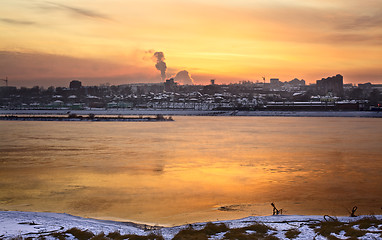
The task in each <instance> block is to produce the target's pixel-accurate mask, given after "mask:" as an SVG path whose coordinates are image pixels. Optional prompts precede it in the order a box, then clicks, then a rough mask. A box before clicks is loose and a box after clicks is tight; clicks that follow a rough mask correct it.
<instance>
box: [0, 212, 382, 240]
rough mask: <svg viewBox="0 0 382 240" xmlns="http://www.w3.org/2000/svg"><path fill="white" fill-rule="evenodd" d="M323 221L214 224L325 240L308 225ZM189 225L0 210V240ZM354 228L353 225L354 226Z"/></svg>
mask: <svg viewBox="0 0 382 240" xmlns="http://www.w3.org/2000/svg"><path fill="white" fill-rule="evenodd" d="M363 217H364V216H360V217H356V218H350V217H338V220H339V221H341V222H345V223H347V222H353V221H357V220H359V219H361V218H363ZM374 217H375V219H377V220H379V221H380V220H382V215H377V216H374ZM321 221H325V219H324V217H323V216H298V215H280V216H258V217H257V216H253V217H247V218H243V219H238V220H230V221H219V222H215V223H224V224H225V225H226V226H227V227H228V228H230V229H232V228H242V227H246V226H249V225H251V224H254V223H256V222H260V223H264V224H265V225H267V226H268V227H271V228H273V229H274V232H273V233H272V235H274V236H275V237H277V238H279V239H288V238H286V237H285V232H286V231H287V230H289V229H298V230H299V231H300V232H301V233H300V234H299V236H298V237H297V239H314V238H315V239H326V238H325V237H322V236H317V234H316V233H315V232H314V230H313V229H312V228H311V227H310V226H309V225H308V224H314V223H319V222H321ZM188 226H189V225H184V226H178V227H166V228H165V227H164V228H160V227H157V228H156V229H155V230H147V229H146V230H145V228H146V226H144V225H139V224H134V223H129V222H115V221H105V220H96V219H90V218H81V217H76V216H72V215H68V214H63V213H41V212H16V211H14V212H13V211H0V239H1V238H5V239H8V238H12V237H17V236H21V237H24V238H27V237H32V238H35V237H38V236H41V235H48V234H49V233H53V232H63V231H66V230H68V229H71V228H74V227H75V228H79V229H81V230H89V231H91V232H93V233H94V234H99V233H101V232H104V233H105V234H108V233H111V232H115V231H118V232H120V233H121V234H134V235H148V234H150V233H153V232H154V233H155V234H158V235H161V236H163V238H164V239H172V238H173V237H174V235H175V234H177V233H178V232H179V231H180V230H182V229H184V228H187V227H188ZM204 226H205V223H195V224H192V227H193V228H194V229H201V228H203V227H204ZM354 228H355V229H357V226H354ZM367 231H368V233H366V234H365V235H364V236H362V237H360V238H359V239H380V238H381V234H382V225H379V226H378V227H370V228H369V229H367ZM344 234H345V233H340V234H336V235H334V236H336V237H338V238H340V239H347V237H345V236H344ZM222 237H223V235H222V234H220V235H219V234H217V235H215V236H213V237H212V238H211V239H221V238H222Z"/></svg>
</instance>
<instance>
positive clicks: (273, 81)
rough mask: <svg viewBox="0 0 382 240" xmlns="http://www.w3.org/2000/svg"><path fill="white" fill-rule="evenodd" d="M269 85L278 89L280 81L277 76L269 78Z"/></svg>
mask: <svg viewBox="0 0 382 240" xmlns="http://www.w3.org/2000/svg"><path fill="white" fill-rule="evenodd" d="M269 82H270V83H269V85H270V87H271V88H272V89H278V88H279V87H280V86H281V82H280V80H279V79H278V78H271V79H270V80H269Z"/></svg>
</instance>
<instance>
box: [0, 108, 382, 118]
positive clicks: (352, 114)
mask: <svg viewBox="0 0 382 240" xmlns="http://www.w3.org/2000/svg"><path fill="white" fill-rule="evenodd" d="M68 113H70V114H77V115H89V114H94V115H96V116H97V115H117V116H118V115H138V116H139V115H141V116H142V115H144V116H150V115H158V114H161V115H166V116H259V117H272V116H275V117H366V118H382V112H379V111H201V110H154V109H107V110H105V109H88V110H70V111H69V110H67V109H62V110H60V109H58V110H0V114H4V115H10V114H29V115H52V114H55V115H68Z"/></svg>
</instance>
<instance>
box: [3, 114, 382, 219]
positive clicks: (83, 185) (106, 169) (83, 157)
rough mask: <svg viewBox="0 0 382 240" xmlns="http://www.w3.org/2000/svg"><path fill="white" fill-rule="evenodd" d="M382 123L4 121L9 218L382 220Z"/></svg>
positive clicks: (290, 120) (244, 119)
mask: <svg viewBox="0 0 382 240" xmlns="http://www.w3.org/2000/svg"><path fill="white" fill-rule="evenodd" d="M381 126H382V120H381V119H374V118H341V117H338V118H337V117H332V118H319V117H200V116H176V117H175V121H174V122H22V121H0V132H1V139H0V153H1V155H0V209H1V210H21V211H49V212H65V213H69V214H73V215H79V216H83V217H94V218H101V219H110V220H122V221H134V222H142V223H150V224H159V225H167V226H171V225H179V224H184V223H191V222H198V221H213V220H217V219H219V220H223V219H233V218H240V217H245V216H249V215H269V214H272V207H271V205H270V203H271V202H274V203H275V204H276V207H278V208H282V209H283V213H284V214H305V215H308V214H309V215H310V214H315V215H324V214H330V215H348V211H350V210H351V209H352V207H353V206H358V211H357V212H356V213H357V214H381V213H382V210H381V207H382V205H381V202H382V187H381V182H382V174H381V172H382V147H381V142H382V127H381Z"/></svg>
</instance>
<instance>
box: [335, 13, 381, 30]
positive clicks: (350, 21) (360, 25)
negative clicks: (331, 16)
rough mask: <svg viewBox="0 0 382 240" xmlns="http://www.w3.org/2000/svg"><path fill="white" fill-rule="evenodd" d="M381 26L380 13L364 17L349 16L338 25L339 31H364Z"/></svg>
mask: <svg viewBox="0 0 382 240" xmlns="http://www.w3.org/2000/svg"><path fill="white" fill-rule="evenodd" d="M381 26H382V13H376V14H374V15H371V16H370V15H365V16H350V17H348V18H346V17H345V18H343V19H342V22H340V24H338V28H339V29H347V30H365V29H367V28H380V27H381Z"/></svg>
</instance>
